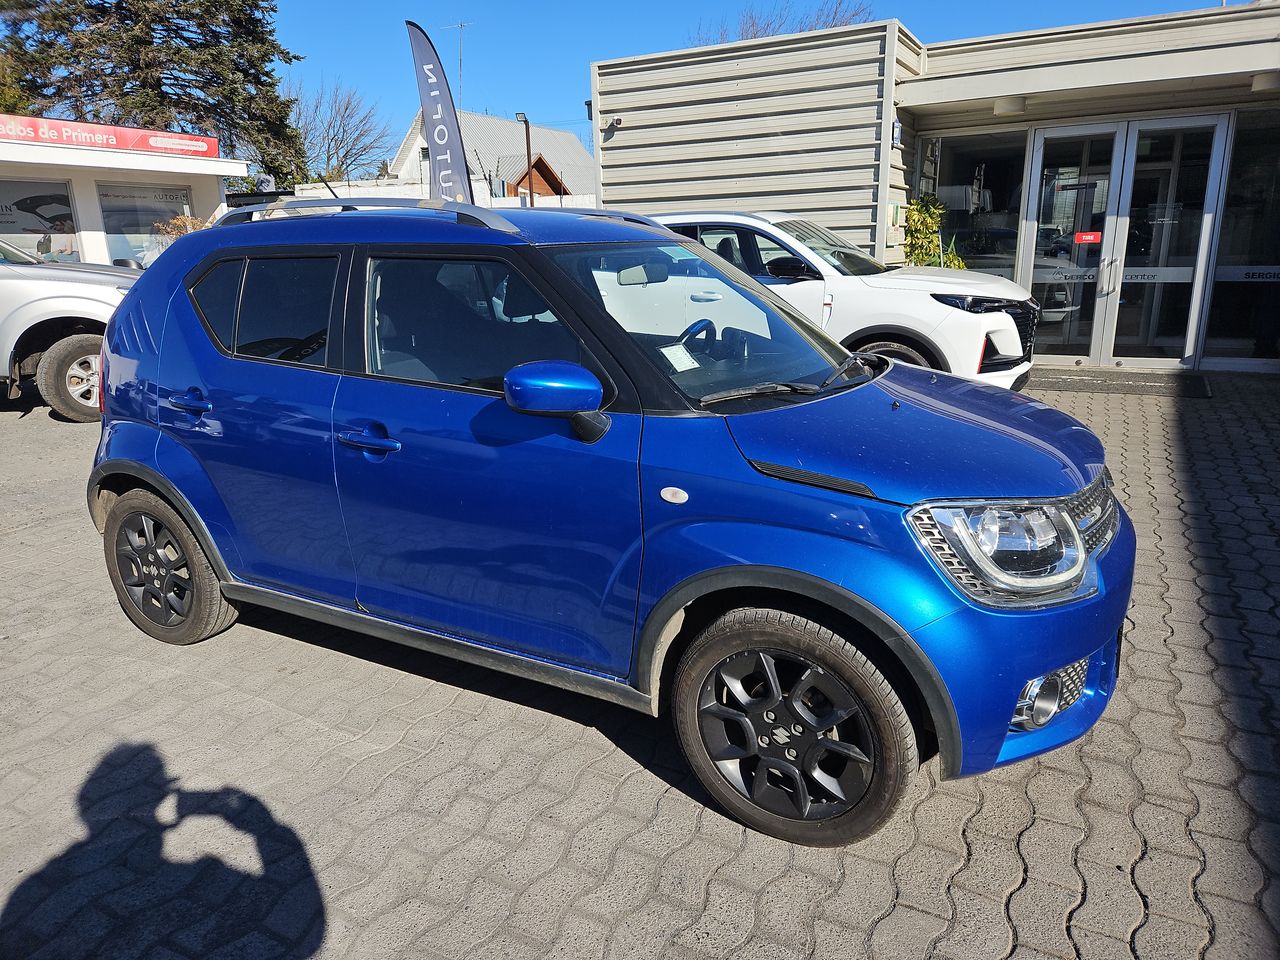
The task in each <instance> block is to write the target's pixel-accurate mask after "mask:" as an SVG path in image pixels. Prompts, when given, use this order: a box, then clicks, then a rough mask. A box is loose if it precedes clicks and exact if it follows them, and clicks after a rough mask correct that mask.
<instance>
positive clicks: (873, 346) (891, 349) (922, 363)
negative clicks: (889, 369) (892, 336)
mask: <svg viewBox="0 0 1280 960" xmlns="http://www.w3.org/2000/svg"><path fill="white" fill-rule="evenodd" d="M847 349H849V350H850V351H852V352H853V353H874V354H877V355H879V356H881V357H889V358H890V359H891V360H901V361H902V362H903V363H914V364H915V365H916V366H918V367H933V366H934V364H932V363H930V362H929V358H928V357H926V356H925V355H924V354H923V353H921V352H920V351H919V350H917V349H916V348H915V347H913V346H911V345H910V344H907V343H901V342H899V341H897V340H869V341H867V342H866V343H855V344H853V345H852V346H848V347H847Z"/></svg>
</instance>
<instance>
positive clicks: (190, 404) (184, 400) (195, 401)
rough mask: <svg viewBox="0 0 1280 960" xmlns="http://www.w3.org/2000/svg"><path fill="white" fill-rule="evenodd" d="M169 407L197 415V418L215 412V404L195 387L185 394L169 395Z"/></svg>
mask: <svg viewBox="0 0 1280 960" xmlns="http://www.w3.org/2000/svg"><path fill="white" fill-rule="evenodd" d="M169 406H171V407H173V409H175V410H182V411H183V412H185V413H192V414H195V415H196V416H197V417H198V416H200V415H202V414H205V413H209V412H210V411H211V410H213V404H212V403H210V402H209V401H208V400H206V399H205V398H204V396H203V395H202V394H201V393H200V391H199V390H196V389H195V388H194V387H193V388H192V389H190V390H187V391H185V392H183V393H173V394H170V395H169Z"/></svg>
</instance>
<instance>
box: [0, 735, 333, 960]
mask: <svg viewBox="0 0 1280 960" xmlns="http://www.w3.org/2000/svg"><path fill="white" fill-rule="evenodd" d="M176 784H177V780H176V778H172V777H170V776H168V774H167V772H166V770H165V765H164V759H163V758H162V757H161V755H160V752H159V751H158V750H157V749H156V748H155V746H153V745H152V744H145V743H144V744H121V745H119V746H117V747H115V748H114V749H112V750H111V751H110V752H109V753H107V754H106V755H105V756H104V757H103V758H102V760H101V761H99V763H98V765H97V767H95V768H94V770H93V772H92V773H91V774H90V775H89V777H88V779H86V780H85V782H84V784H83V786H82V787H81V788H80V792H79V794H78V795H77V798H76V799H77V802H78V804H79V807H80V816H81V818H82V819H83V820H84V822H85V825H86V826H87V827H88V831H89V834H88V836H87V837H86V838H85V839H83V840H81V841H79V842H77V843H75V844H72V845H71V846H70V847H68V848H67V849H66V850H65V851H63V852H62V853H60V854H58V855H57V856H55V857H54V858H52V859H51V860H49V861H48V862H47V863H46V864H45V865H44V866H43V867H41V868H40V870H39V871H38V872H37V873H35V874H33V875H31V876H29V877H28V878H27V879H25V880H24V881H23V882H22V884H21V885H20V886H18V888H17V889H16V890H15V891H14V892H13V894H12V896H10V898H9V900H8V902H7V903H6V904H5V906H4V911H3V913H0V957H4V958H7V960H18V958H22V960H27V958H30V960H36V958H46V957H47V958H59V960H61V958H71V957H89V956H92V957H95V958H98V957H101V958H107V957H126V956H127V957H143V956H152V955H164V956H172V955H173V951H174V950H176V952H178V953H181V954H185V955H190V956H199V957H204V958H215V957H223V956H228V957H230V956H236V957H255V958H289V960H303V958H306V957H311V956H313V955H314V954H315V953H316V952H317V950H318V949H319V947H320V944H321V941H322V940H323V938H324V930H325V911H324V903H323V900H322V897H321V894H320V888H319V885H318V884H317V882H316V877H315V873H314V871H313V870H312V868H311V861H310V859H309V858H308V856H307V852H306V849H305V847H304V846H303V844H302V841H301V840H300V839H299V837H298V835H297V834H296V833H294V831H293V830H292V829H290V828H289V827H287V826H285V825H284V824H282V823H279V822H278V821H277V820H275V818H273V817H272V815H271V813H270V811H269V810H268V809H267V808H266V806H265V805H264V804H263V803H262V801H261V800H259V799H257V798H256V797H254V796H252V795H250V794H247V793H244V792H242V791H240V790H236V789H234V788H231V787H224V788H223V789H221V790H214V791H207V792H206V791H188V790H182V789H180V788H178V787H177V786H176ZM162 807H166V808H168V807H172V808H176V816H175V817H174V818H173V819H172V820H166V819H164V818H162ZM193 817H215V818H218V819H220V820H222V821H224V822H225V823H226V824H228V825H229V826H230V827H232V828H233V829H235V830H238V831H241V832H242V833H244V834H245V835H246V836H248V837H249V838H251V839H252V841H253V842H254V844H255V845H256V847H257V852H258V855H259V857H260V858H261V861H262V872H261V873H260V874H255V873H250V872H246V871H244V870H240V869H237V868H235V867H232V866H229V865H228V864H226V863H225V862H223V860H221V859H219V858H218V857H217V856H215V855H213V854H212V853H209V854H205V855H203V856H201V857H200V858H199V859H196V860H192V861H190V862H175V861H172V860H168V859H166V858H165V852H164V841H165V834H166V833H167V832H168V831H170V830H172V829H174V828H175V827H177V826H178V825H180V824H182V823H184V822H187V821H189V820H190V819H191V818H193Z"/></svg>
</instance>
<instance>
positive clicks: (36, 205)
mask: <svg viewBox="0 0 1280 960" xmlns="http://www.w3.org/2000/svg"><path fill="white" fill-rule="evenodd" d="M0 239H3V240H7V241H8V242H9V243H11V244H13V245H14V246H15V247H17V248H18V249H19V250H22V251H24V252H26V253H29V254H31V255H32V256H33V257H38V258H39V259H41V260H51V261H60V262H63V263H76V262H78V261H79V260H80V238H79V237H78V236H77V235H76V221H75V214H74V213H73V212H72V209H71V188H70V187H69V186H68V185H67V183H66V182H65V181H49V182H44V181H38V180H0Z"/></svg>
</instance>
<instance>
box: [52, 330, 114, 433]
mask: <svg viewBox="0 0 1280 960" xmlns="http://www.w3.org/2000/svg"><path fill="white" fill-rule="evenodd" d="M101 350H102V337H101V336H99V335H98V334H96V333H78V334H76V335H75V336H72V337H66V338H65V339H63V340H59V341H58V342H57V343H55V344H54V345H53V346H52V347H50V348H49V349H48V350H46V351H45V352H44V354H43V356H41V357H40V363H39V365H38V366H37V367H36V387H37V388H38V389H39V390H40V396H42V397H44V402H45V403H47V404H49V406H51V407H53V409H54V410H55V411H56V412H57V413H59V414H61V415H62V416H64V417H66V418H67V419H68V420H73V421H75V422H76V423H92V422H93V421H95V420H99V419H101V417H102V414H101V413H99V411H98V391H99V390H100V389H101V387H100V385H99V383H98V376H99V370H98V354H99V352H100V351H101Z"/></svg>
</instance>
